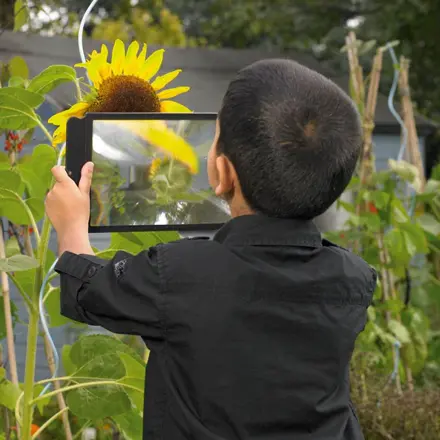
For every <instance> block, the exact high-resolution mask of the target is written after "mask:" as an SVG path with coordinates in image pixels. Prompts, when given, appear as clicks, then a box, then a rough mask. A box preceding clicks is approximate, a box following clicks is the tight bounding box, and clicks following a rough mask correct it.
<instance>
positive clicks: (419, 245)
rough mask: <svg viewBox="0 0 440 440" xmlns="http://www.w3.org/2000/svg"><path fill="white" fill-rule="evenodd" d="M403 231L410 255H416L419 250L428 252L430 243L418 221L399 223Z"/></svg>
mask: <svg viewBox="0 0 440 440" xmlns="http://www.w3.org/2000/svg"><path fill="white" fill-rule="evenodd" d="M399 227H400V229H401V230H402V231H403V234H404V240H405V245H406V247H407V250H408V253H409V254H410V255H415V254H416V253H417V252H420V253H423V254H425V253H427V252H428V244H427V240H426V237H425V233H424V232H423V229H422V228H421V227H420V226H419V225H418V224H416V223H413V222H408V223H401V224H400V225H399Z"/></svg>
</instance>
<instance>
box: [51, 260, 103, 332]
mask: <svg viewBox="0 0 440 440" xmlns="http://www.w3.org/2000/svg"><path fill="white" fill-rule="evenodd" d="M106 263H107V261H106V260H103V259H101V258H98V257H95V256H93V255H77V254H73V253H71V252H64V253H63V254H62V255H61V257H60V258H59V260H58V263H57V264H56V266H55V272H57V273H58V274H59V275H60V277H61V281H60V287H61V314H62V315H63V316H65V317H67V318H69V319H72V320H74V321H78V322H83V323H85V324H90V325H95V324H94V322H93V320H91V319H90V318H89V317H88V316H87V312H86V311H85V310H84V309H83V307H81V305H80V304H79V302H78V293H79V292H80V290H81V289H82V287H83V286H84V285H85V284H88V283H89V282H90V281H91V279H92V278H93V277H94V276H95V275H96V274H97V273H98V272H99V271H100V270H101V269H102V268H103V267H104V266H105V264H106Z"/></svg>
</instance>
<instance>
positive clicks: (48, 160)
mask: <svg viewBox="0 0 440 440" xmlns="http://www.w3.org/2000/svg"><path fill="white" fill-rule="evenodd" d="M56 161H57V153H56V151H55V149H54V148H53V147H51V146H49V145H46V144H41V145H37V146H36V147H35V148H34V150H33V151H32V156H30V157H29V158H28V160H26V161H20V164H19V166H18V167H17V168H18V172H19V173H20V175H21V177H22V180H23V182H24V183H25V185H26V188H27V190H28V191H29V194H30V195H31V197H36V198H39V199H44V198H45V196H46V194H47V191H48V190H49V188H50V185H51V182H52V174H51V169H52V167H53V166H55V165H56Z"/></svg>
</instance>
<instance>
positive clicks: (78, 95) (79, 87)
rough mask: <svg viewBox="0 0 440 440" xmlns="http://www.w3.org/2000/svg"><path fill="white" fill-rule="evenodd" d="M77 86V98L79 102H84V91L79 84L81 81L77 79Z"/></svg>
mask: <svg viewBox="0 0 440 440" xmlns="http://www.w3.org/2000/svg"><path fill="white" fill-rule="evenodd" d="M75 86H76V97H77V100H78V102H79V101H82V100H83V94H82V90H81V86H80V83H79V79H78V78H77V79H76V80H75Z"/></svg>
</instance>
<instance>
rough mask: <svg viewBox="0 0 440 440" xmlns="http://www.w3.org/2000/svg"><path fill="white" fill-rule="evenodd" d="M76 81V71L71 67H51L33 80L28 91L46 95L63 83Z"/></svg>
mask: <svg viewBox="0 0 440 440" xmlns="http://www.w3.org/2000/svg"><path fill="white" fill-rule="evenodd" d="M75 80H76V72H75V69H74V68H72V67H70V66H58V65H56V66H50V67H48V68H47V69H45V70H43V71H42V72H41V73H40V74H39V75H37V76H36V77H35V78H33V79H32V81H31V82H30V84H29V86H28V90H31V91H33V92H36V93H39V94H41V95H46V94H47V93H49V92H51V91H52V90H54V89H55V88H56V87H58V86H59V85H61V84H63V83H67V82H72V81H75Z"/></svg>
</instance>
